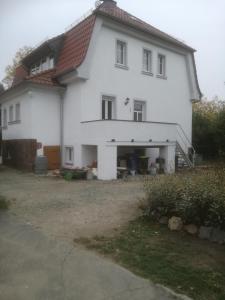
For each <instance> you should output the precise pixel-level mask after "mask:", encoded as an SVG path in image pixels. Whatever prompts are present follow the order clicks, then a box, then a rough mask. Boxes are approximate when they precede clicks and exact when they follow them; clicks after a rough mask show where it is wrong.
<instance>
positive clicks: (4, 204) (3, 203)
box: [0, 195, 9, 210]
mask: <svg viewBox="0 0 225 300" xmlns="http://www.w3.org/2000/svg"><path fill="white" fill-rule="evenodd" d="M8 207H9V202H8V201H7V200H6V199H5V197H3V196H1V195H0V210H2V209H8Z"/></svg>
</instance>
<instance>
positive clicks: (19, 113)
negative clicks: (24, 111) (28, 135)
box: [15, 103, 21, 122]
mask: <svg viewBox="0 0 225 300" xmlns="http://www.w3.org/2000/svg"><path fill="white" fill-rule="evenodd" d="M20 109H21V106H20V103H16V108H15V121H17V122H20V121H21V111H20Z"/></svg>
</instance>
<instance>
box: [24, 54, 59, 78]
mask: <svg viewBox="0 0 225 300" xmlns="http://www.w3.org/2000/svg"><path fill="white" fill-rule="evenodd" d="M52 68H54V56H53V55H50V56H45V57H42V58H41V59H40V60H39V61H37V62H36V63H35V64H33V65H32V66H31V69H30V75H35V74H38V73H40V72H43V71H46V70H49V69H52Z"/></svg>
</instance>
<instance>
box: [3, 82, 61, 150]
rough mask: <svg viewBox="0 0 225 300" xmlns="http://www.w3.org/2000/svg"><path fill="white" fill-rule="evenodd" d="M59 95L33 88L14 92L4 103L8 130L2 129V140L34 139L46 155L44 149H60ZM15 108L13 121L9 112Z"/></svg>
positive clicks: (55, 92)
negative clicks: (17, 117) (17, 111)
mask: <svg viewBox="0 0 225 300" xmlns="http://www.w3.org/2000/svg"><path fill="white" fill-rule="evenodd" d="M60 101H61V100H60V95H59V93H58V92H57V91H51V90H49V89H40V88H34V87H31V88H29V89H25V90H22V91H20V90H19V91H15V92H14V93H13V94H12V95H10V96H8V97H6V98H5V99H3V101H2V105H1V111H2V120H3V119H4V110H6V111H7V126H6V127H3V128H2V138H3V140H18V139H35V140H37V142H38V143H39V144H41V145H42V146H41V148H40V149H38V152H37V154H38V155H42V154H43V147H44V146H55V145H58V146H59V145H60ZM18 103H19V104H20V120H16V115H15V114H16V104H18ZM10 107H13V121H12V122H10V121H9V110H10Z"/></svg>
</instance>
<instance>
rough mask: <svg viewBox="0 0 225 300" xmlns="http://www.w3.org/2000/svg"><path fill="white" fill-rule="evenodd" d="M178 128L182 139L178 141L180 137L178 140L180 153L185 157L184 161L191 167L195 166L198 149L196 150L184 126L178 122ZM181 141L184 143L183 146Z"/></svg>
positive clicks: (177, 144)
mask: <svg viewBox="0 0 225 300" xmlns="http://www.w3.org/2000/svg"><path fill="white" fill-rule="evenodd" d="M176 129H177V133H178V136H179V139H180V140H179V141H178V139H177V141H176V146H177V149H178V151H179V152H180V154H181V155H182V157H183V159H184V161H185V162H186V163H187V165H188V166H189V167H190V168H192V167H194V166H195V156H196V151H195V149H194V147H193V146H192V143H191V141H190V140H189V138H188V137H187V135H186V133H185V131H184V130H183V128H182V127H181V125H180V124H177V126H176ZM181 143H182V146H183V147H182V146H181ZM184 149H185V150H186V151H185V150H184Z"/></svg>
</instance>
